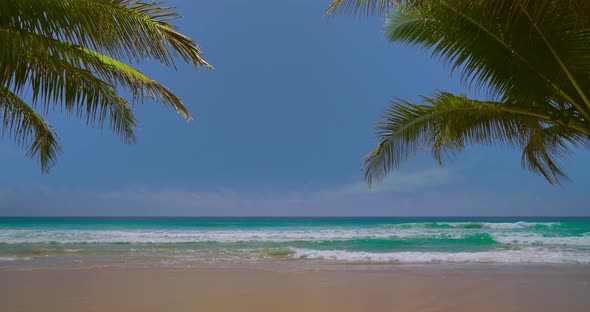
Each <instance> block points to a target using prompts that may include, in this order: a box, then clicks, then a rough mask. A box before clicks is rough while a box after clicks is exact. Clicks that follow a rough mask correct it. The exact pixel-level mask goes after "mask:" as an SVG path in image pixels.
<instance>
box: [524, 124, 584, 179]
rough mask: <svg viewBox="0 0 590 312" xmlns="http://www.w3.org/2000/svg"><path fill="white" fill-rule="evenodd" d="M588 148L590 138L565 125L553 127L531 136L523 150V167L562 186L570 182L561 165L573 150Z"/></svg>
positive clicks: (540, 130)
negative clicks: (562, 183) (565, 181)
mask: <svg viewBox="0 0 590 312" xmlns="http://www.w3.org/2000/svg"><path fill="white" fill-rule="evenodd" d="M588 147H590V136H588V135H584V134H581V133H579V132H578V131H575V130H573V129H571V128H568V127H565V126H563V125H553V126H550V127H546V128H542V129H539V130H538V131H535V132H533V133H532V134H531V136H530V138H529V141H528V143H527V144H526V146H525V147H524V149H523V153H522V165H523V167H525V168H527V169H529V170H531V171H534V172H537V173H539V174H541V175H543V176H544V177H545V179H547V181H549V182H550V183H551V184H560V183H561V182H562V181H563V180H569V178H568V176H567V175H566V174H565V172H564V171H563V169H561V165H562V162H563V161H565V160H567V159H568V158H569V157H570V156H571V154H572V150H571V149H572V148H588Z"/></svg>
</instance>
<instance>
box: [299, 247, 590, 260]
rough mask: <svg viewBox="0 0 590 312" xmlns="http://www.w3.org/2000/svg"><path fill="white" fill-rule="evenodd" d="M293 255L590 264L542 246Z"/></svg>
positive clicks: (580, 255)
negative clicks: (449, 251) (451, 251)
mask: <svg viewBox="0 0 590 312" xmlns="http://www.w3.org/2000/svg"><path fill="white" fill-rule="evenodd" d="M293 257H294V258H298V259H323V260H333V261H342V262H378V263H555V264H557V263H571V264H590V254H588V253H583V252H564V251H549V250H543V249H533V248H528V249H522V250H502V251H485V252H456V253H447V252H390V253H376V252H375V253H374V252H362V251H344V250H311V249H294V253H293Z"/></svg>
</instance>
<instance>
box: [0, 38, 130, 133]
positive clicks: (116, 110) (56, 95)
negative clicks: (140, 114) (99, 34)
mask: <svg viewBox="0 0 590 312" xmlns="http://www.w3.org/2000/svg"><path fill="white" fill-rule="evenodd" d="M12 35H13V34H10V35H8V34H7V33H6V32H5V31H0V42H1V43H5V42H8V41H9V40H11V39H12V40H16V39H18V38H17V37H13V36H12ZM16 41H17V42H18V40H16ZM35 42H38V41H35ZM33 45H34V43H32V45H31V48H32V49H31V50H24V51H23V50H18V49H15V48H14V47H12V48H7V49H0V82H2V83H3V85H0V86H1V87H4V88H9V87H10V88H11V89H12V90H13V92H14V93H15V94H19V93H22V92H24V91H25V90H26V89H29V88H30V90H31V91H32V103H33V105H37V104H38V103H41V105H42V106H43V111H44V112H48V111H49V108H50V106H51V105H52V104H56V105H61V107H62V108H64V109H65V110H66V111H67V112H68V113H70V114H75V115H76V116H78V117H84V118H85V119H86V122H87V123H89V124H91V125H93V126H97V127H99V128H102V127H103V125H104V124H105V123H107V122H109V123H110V126H111V129H112V130H113V131H114V132H115V133H117V134H119V135H120V136H121V137H122V138H123V139H124V140H125V141H126V142H133V141H134V140H135V136H134V128H135V126H136V120H135V117H134V115H133V113H132V111H131V105H130V104H129V103H128V102H127V101H126V100H125V99H124V98H122V97H121V96H119V95H118V94H117V92H116V90H115V89H114V87H113V85H111V84H109V83H108V82H105V81H103V80H101V79H100V78H98V77H96V76H95V75H94V74H93V73H92V72H91V71H90V70H88V69H85V68H80V67H77V66H75V65H73V64H71V63H69V62H67V60H63V59H61V58H59V57H58V55H53V54H52V53H47V52H50V51H45V50H44V49H43V46H40V47H39V48H37V49H35V48H33Z"/></svg>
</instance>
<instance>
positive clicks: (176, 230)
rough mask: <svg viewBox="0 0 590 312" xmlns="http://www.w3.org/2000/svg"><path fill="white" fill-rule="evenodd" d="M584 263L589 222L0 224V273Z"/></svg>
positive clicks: (589, 245)
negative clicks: (299, 265) (121, 268)
mask: <svg viewBox="0 0 590 312" xmlns="http://www.w3.org/2000/svg"><path fill="white" fill-rule="evenodd" d="M252 263H254V264H264V263H273V264H275V265H276V264H277V263H278V264H281V263H283V264H284V263H290V264H293V263H316V264H318V263H319V264H322V265H324V264H327V265H330V264H433V263H493V264H496V263H497V264H526V263H536V264H568V265H588V264H590V218H0V269H18V268H53V267H97V266H99V267H102V266H199V265H218V264H252Z"/></svg>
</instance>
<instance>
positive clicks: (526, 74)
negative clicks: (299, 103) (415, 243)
mask: <svg viewBox="0 0 590 312" xmlns="http://www.w3.org/2000/svg"><path fill="white" fill-rule="evenodd" d="M334 12H343V13H353V14H364V13H368V14H371V13H375V14H385V15H387V22H386V36H387V38H388V39H389V40H390V41H391V42H395V43H401V44H406V45H410V46H414V47H417V48H419V49H420V50H422V51H424V52H427V53H429V54H431V56H432V57H433V58H435V59H437V60H439V61H440V62H442V63H443V64H444V65H445V66H446V67H447V68H448V69H449V70H450V71H451V72H452V73H455V72H457V73H459V74H460V77H461V79H462V81H463V82H464V83H465V84H467V85H468V86H469V87H471V88H472V89H475V90H476V91H478V92H479V94H481V95H485V98H486V99H488V100H486V101H482V100H475V99H471V98H468V97H466V96H465V95H454V94H451V93H447V92H440V93H438V94H435V95H434V96H431V97H423V101H424V103H421V104H416V103H411V102H408V101H405V100H402V99H398V100H395V101H394V103H393V105H392V106H391V108H389V109H388V110H387V111H386V112H385V115H384V117H383V120H382V121H381V122H379V123H378V124H377V128H378V130H379V133H378V135H379V136H380V138H381V141H380V143H379V145H378V146H377V148H376V149H375V150H374V151H372V152H371V153H370V154H368V155H367V156H366V158H365V170H366V171H365V177H366V180H367V182H368V183H369V184H371V183H375V182H379V181H380V180H382V179H383V178H384V177H385V176H386V175H387V174H388V173H389V172H391V171H393V170H396V169H397V168H399V166H400V165H401V164H402V163H403V162H405V161H407V160H408V159H410V158H412V157H414V156H416V155H417V154H418V153H419V152H421V151H429V152H430V153H431V154H432V156H433V157H434V158H435V159H436V160H437V161H438V162H439V163H440V164H443V163H444V162H445V161H446V160H447V159H448V158H449V157H451V156H453V155H455V154H457V153H458V152H460V151H461V150H462V149H464V148H465V147H466V146H468V145H473V144H481V145H498V146H504V147H512V148H517V149H520V150H521V151H522V165H523V167H524V168H526V169H529V170H532V171H534V172H536V173H539V174H541V175H542V176H544V177H545V178H546V179H547V181H549V182H550V183H551V184H554V185H556V184H560V183H561V182H562V181H563V180H567V179H568V178H567V176H566V174H565V172H564V171H563V169H562V167H561V165H562V163H563V161H564V160H566V159H567V158H568V156H570V155H571V154H572V153H573V150H575V149H588V148H590V1H582V0H560V1H552V0H406V1H403V0H397V1H396V0H336V1H335V2H334V4H333V5H332V6H331V7H330V9H329V13H334Z"/></svg>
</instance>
